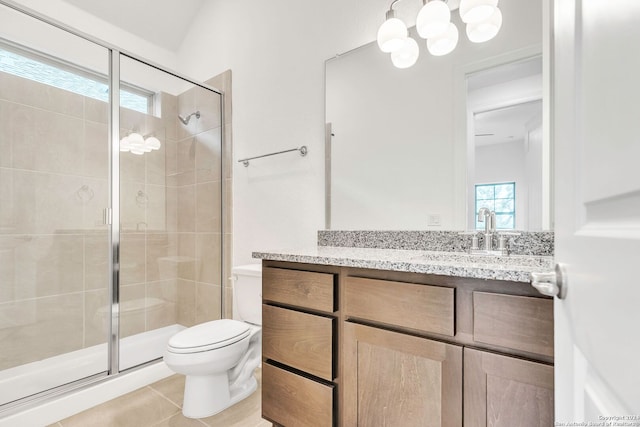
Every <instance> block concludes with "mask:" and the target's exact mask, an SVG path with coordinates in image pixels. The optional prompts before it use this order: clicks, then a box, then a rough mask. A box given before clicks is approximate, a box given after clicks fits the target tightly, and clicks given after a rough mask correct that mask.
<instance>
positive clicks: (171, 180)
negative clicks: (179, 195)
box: [164, 139, 178, 187]
mask: <svg viewBox="0 0 640 427" xmlns="http://www.w3.org/2000/svg"><path fill="white" fill-rule="evenodd" d="M164 148H165V167H166V184H167V185H169V186H174V187H175V186H177V185H178V143H177V142H176V141H175V140H171V139H167V141H166V143H165V144H164Z"/></svg>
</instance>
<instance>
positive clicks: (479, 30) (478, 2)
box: [377, 0, 502, 68]
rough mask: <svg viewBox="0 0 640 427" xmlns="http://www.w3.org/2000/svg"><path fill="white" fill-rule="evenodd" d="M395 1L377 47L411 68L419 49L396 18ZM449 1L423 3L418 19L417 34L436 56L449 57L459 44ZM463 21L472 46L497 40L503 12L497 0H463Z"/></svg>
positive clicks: (424, 0) (379, 32) (387, 14)
mask: <svg viewBox="0 0 640 427" xmlns="http://www.w3.org/2000/svg"><path fill="white" fill-rule="evenodd" d="M398 1H399V0H394V1H393V2H392V3H391V6H389V10H388V11H387V13H386V20H385V21H384V23H383V24H382V25H381V26H380V28H379V29H378V37H377V41H378V46H379V47H380V50H381V51H383V52H385V53H391V62H392V63H393V65H394V66H396V67H398V68H408V67H411V66H412V65H413V64H415V63H416V61H417V60H418V55H419V53H420V52H419V51H420V49H419V47H418V45H417V43H416V41H415V40H414V39H412V38H411V37H409V34H408V30H407V26H406V24H405V23H404V22H402V21H401V20H400V19H398V18H396V12H395V11H394V10H393V6H394V5H395V4H396V3H397V2H398ZM446 3H447V0H422V4H423V6H422V8H421V9H420V11H419V12H418V16H417V18H416V31H417V32H418V35H419V36H420V37H422V38H423V39H426V40H427V49H428V50H429V53H430V54H432V55H433V56H442V55H447V54H448V53H451V52H453V50H454V49H455V48H456V46H457V45H458V39H459V31H458V28H457V27H456V26H455V25H454V24H453V23H452V22H451V11H450V9H449V6H447V4H446ZM459 13H460V19H462V22H464V23H465V24H467V25H466V34H467V37H468V38H469V40H470V41H471V42H473V43H483V42H486V41H489V40H491V39H492V38H494V37H495V36H496V35H497V34H498V32H499V31H500V28H501V27H502V12H500V9H498V0H461V1H460V7H459Z"/></svg>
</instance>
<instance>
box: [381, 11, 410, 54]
mask: <svg viewBox="0 0 640 427" xmlns="http://www.w3.org/2000/svg"><path fill="white" fill-rule="evenodd" d="M408 34H409V33H408V31H407V26H406V25H405V23H404V22H402V21H401V20H399V19H398V18H396V17H395V12H394V11H393V10H390V11H388V12H387V20H386V21H384V22H383V23H382V25H380V28H378V37H377V39H378V47H380V50H381V51H383V52H386V53H389V52H394V51H396V50H398V49H400V48H402V46H403V45H404V39H406V38H407V35H408Z"/></svg>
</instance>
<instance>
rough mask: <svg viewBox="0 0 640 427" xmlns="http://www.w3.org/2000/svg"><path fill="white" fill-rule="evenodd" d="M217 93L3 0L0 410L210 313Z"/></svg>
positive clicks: (217, 246)
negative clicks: (46, 20)
mask: <svg viewBox="0 0 640 427" xmlns="http://www.w3.org/2000/svg"><path fill="white" fill-rule="evenodd" d="M222 124H223V120H222V95H221V93H220V92H218V91H217V90H215V89H213V88H210V87H208V86H206V85H202V84H198V83H195V82H193V81H190V80H188V79H185V78H182V77H180V76H177V75H176V74H173V73H169V72H167V71H164V70H162V69H161V68H159V67H156V66H152V65H149V64H147V63H145V62H142V61H140V60H138V59H136V58H135V57H134V56H132V55H129V54H126V53H123V52H121V51H119V50H117V49H115V48H113V47H111V46H109V45H107V44H105V43H102V42H99V41H96V40H93V39H90V38H89V37H87V36H81V35H78V34H74V33H72V32H69V31H67V29H64V28H61V27H60V26H59V25H57V24H56V25H54V24H51V23H48V22H45V21H44V20H42V19H41V18H40V17H36V16H33V15H32V14H30V13H28V12H27V13H25V12H24V11H20V10H16V9H15V8H14V7H13V6H10V5H9V4H5V3H4V2H0V416H1V413H2V411H4V410H8V409H11V408H15V407H17V406H20V405H22V404H23V403H25V402H29V401H32V400H36V399H42V398H46V397H47V396H49V395H52V394H56V393H59V392H61V391H64V390H66V389H69V388H71V387H75V386H77V385H79V384H86V383H88V382H91V381H100V380H103V379H104V378H107V377H109V376H113V375H118V374H119V373H121V372H123V371H125V370H127V369H131V368H134V367H137V366H140V365H143V364H146V363H149V362H151V361H154V360H156V359H158V358H160V357H162V352H163V350H164V348H165V346H166V343H167V340H168V337H169V336H171V335H172V334H174V333H176V332H177V331H179V330H181V329H183V328H184V327H188V326H191V325H194V324H196V323H200V322H203V321H207V320H213V319H219V318H221V307H222V295H223V286H222V285H223V281H222V235H223V234H222V232H223V230H222V227H223V226H222V221H221V218H222V187H223V184H222V183H223V179H222V136H223V130H222Z"/></svg>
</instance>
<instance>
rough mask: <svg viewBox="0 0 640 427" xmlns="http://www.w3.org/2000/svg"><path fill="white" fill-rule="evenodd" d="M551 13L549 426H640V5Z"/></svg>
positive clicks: (606, 3)
mask: <svg viewBox="0 0 640 427" xmlns="http://www.w3.org/2000/svg"><path fill="white" fill-rule="evenodd" d="M554 3H555V4H554V7H553V13H554V25H553V27H554V40H555V42H554V50H555V51H554V65H553V100H554V101H553V111H552V117H553V123H552V132H553V141H554V146H555V167H554V171H555V217H556V222H555V230H556V259H557V261H558V262H559V263H562V264H564V265H565V266H566V278H567V282H568V286H567V288H566V289H567V294H566V297H565V299H558V298H556V299H555V322H556V329H555V362H556V365H555V367H556V370H555V372H556V423H557V424H556V425H567V424H566V423H570V422H580V421H609V422H612V424H609V425H612V426H615V425H624V426H627V425H629V426H640V0H616V1H611V0H555V2H554ZM624 416H628V417H627V418H626V419H625V418H621V419H619V420H616V418H615V417H624ZM634 416H635V417H634ZM607 417H614V418H607ZM562 423H565V424H562ZM616 423H617V424H616ZM585 425H587V424H585ZM590 425H607V424H590Z"/></svg>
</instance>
